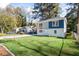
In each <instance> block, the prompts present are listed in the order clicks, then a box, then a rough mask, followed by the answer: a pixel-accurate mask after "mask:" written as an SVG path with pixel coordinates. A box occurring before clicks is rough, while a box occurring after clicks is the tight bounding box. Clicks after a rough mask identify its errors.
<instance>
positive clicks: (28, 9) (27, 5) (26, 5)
mask: <svg viewBox="0 0 79 59" xmlns="http://www.w3.org/2000/svg"><path fill="white" fill-rule="evenodd" d="M1 5H2V6H1ZM8 5H10V6H13V7H21V8H23V9H25V11H26V13H27V16H28V19H30V18H31V17H30V16H31V15H32V13H31V12H32V8H33V7H34V3H9V4H6V5H5V4H0V6H1V7H2V8H5V7H6V6H8ZM60 7H61V9H62V11H61V14H60V16H61V17H64V16H65V15H66V13H67V11H66V9H67V8H68V6H67V5H65V3H62V4H60Z"/></svg>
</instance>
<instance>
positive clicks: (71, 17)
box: [66, 3, 79, 39]
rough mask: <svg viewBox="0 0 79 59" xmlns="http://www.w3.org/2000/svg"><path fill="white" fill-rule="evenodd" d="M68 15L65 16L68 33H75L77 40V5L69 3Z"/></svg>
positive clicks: (78, 34)
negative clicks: (68, 28)
mask: <svg viewBox="0 0 79 59" xmlns="http://www.w3.org/2000/svg"><path fill="white" fill-rule="evenodd" d="M68 5H69V6H71V8H69V9H68V10H69V13H68V14H67V15H66V17H67V19H68V25H69V26H68V27H70V29H71V30H69V31H75V33H76V34H77V36H75V37H77V38H76V39H79V4H78V3H69V4H68Z"/></svg>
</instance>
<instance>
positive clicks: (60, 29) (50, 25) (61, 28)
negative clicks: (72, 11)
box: [37, 17, 67, 37]
mask: <svg viewBox="0 0 79 59" xmlns="http://www.w3.org/2000/svg"><path fill="white" fill-rule="evenodd" d="M66 29H67V20H66V18H64V17H55V18H51V19H47V20H42V21H38V22H37V35H48V36H56V37H65V36H66V31H67V30H66Z"/></svg>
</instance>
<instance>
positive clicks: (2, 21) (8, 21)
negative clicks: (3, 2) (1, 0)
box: [0, 12, 16, 33]
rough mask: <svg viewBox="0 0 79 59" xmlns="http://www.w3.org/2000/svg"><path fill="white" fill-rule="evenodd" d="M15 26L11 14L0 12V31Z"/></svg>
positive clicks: (8, 29) (9, 29)
mask: <svg viewBox="0 0 79 59" xmlns="http://www.w3.org/2000/svg"><path fill="white" fill-rule="evenodd" d="M14 27H16V20H15V18H14V17H13V16H10V15H8V14H6V13H4V12H3V13H0V32H1V33H6V32H8V31H11V30H12V29H13V28H14Z"/></svg>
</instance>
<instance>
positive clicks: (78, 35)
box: [77, 4, 79, 40]
mask: <svg viewBox="0 0 79 59" xmlns="http://www.w3.org/2000/svg"><path fill="white" fill-rule="evenodd" d="M77 37H78V40H79V4H78V10H77Z"/></svg>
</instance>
